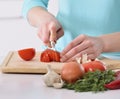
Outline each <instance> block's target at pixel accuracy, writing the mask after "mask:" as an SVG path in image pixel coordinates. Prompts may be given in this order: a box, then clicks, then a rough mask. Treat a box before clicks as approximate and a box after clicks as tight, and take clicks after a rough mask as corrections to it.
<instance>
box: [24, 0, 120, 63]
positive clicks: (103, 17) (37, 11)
mask: <svg viewBox="0 0 120 99" xmlns="http://www.w3.org/2000/svg"><path fill="white" fill-rule="evenodd" d="M48 1H49V0H25V1H24V5H23V16H24V17H26V18H27V19H28V21H29V23H30V24H31V25H33V26H35V27H37V28H38V36H39V38H40V39H41V40H42V41H43V43H44V44H45V45H47V46H49V45H50V41H51V40H53V41H57V42H56V48H57V50H58V51H61V61H62V62H65V61H71V60H74V59H75V58H76V57H80V56H81V55H82V54H85V53H86V54H87V55H88V58H89V59H95V58H97V57H98V56H99V55H101V54H102V55H103V56H106V57H109V58H110V57H112V58H114V59H120V11H119V8H120V0H74V1H73V0H59V11H58V14H57V16H56V17H55V16H53V15H52V14H51V13H49V12H48V11H47V6H48ZM51 33H53V34H54V37H53V38H50V34H51Z"/></svg>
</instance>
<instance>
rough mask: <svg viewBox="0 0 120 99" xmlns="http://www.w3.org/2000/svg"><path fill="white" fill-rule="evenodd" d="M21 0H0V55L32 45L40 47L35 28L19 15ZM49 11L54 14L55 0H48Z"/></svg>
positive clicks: (55, 9) (55, 8) (56, 5)
mask: <svg viewBox="0 0 120 99" xmlns="http://www.w3.org/2000/svg"><path fill="white" fill-rule="evenodd" d="M22 4H23V0H0V56H6V54H7V53H8V52H9V51H16V50H18V49H21V48H27V47H34V48H36V50H38V51H39V50H40V49H41V42H40V40H39V38H38V37H37V30H36V28H34V27H32V26H30V25H29V24H28V23H27V21H26V20H25V19H23V18H22V17H21V9H22ZM49 4H50V6H49V11H50V12H52V13H53V14H55V15H56V13H57V7H58V3H57V0H50V2H49Z"/></svg>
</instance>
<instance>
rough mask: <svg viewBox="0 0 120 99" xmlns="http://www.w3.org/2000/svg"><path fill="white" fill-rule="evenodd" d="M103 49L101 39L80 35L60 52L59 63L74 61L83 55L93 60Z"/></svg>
mask: <svg viewBox="0 0 120 99" xmlns="http://www.w3.org/2000/svg"><path fill="white" fill-rule="evenodd" d="M103 48H104V43H103V41H102V39H101V38H99V37H90V36H87V35H84V34H82V35H79V36H78V37H77V38H75V39H74V40H73V41H72V42H71V43H70V44H68V45H67V46H66V47H65V48H64V50H63V51H62V52H61V61H62V62H66V61H71V60H75V59H76V58H78V57H81V56H82V55H83V54H87V55H88V59H91V60H93V59H95V58H97V57H98V56H99V55H100V54H101V53H102V51H103Z"/></svg>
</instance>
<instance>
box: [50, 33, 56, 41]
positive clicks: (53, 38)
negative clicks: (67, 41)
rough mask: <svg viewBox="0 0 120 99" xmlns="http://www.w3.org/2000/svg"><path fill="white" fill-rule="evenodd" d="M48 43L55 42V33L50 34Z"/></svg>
mask: <svg viewBox="0 0 120 99" xmlns="http://www.w3.org/2000/svg"><path fill="white" fill-rule="evenodd" d="M50 41H52V42H56V32H53V31H51V32H50Z"/></svg>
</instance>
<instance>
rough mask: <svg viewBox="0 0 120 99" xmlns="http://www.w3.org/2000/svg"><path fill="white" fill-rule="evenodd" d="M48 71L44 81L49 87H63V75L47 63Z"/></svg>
mask: <svg viewBox="0 0 120 99" xmlns="http://www.w3.org/2000/svg"><path fill="white" fill-rule="evenodd" d="M47 70H48V72H47V73H46V74H45V75H44V76H43V81H44V83H45V84H46V85H47V86H48V87H55V88H62V86H63V82H62V79H61V76H60V75H59V74H57V73H56V72H55V71H53V70H52V69H51V66H50V65H47Z"/></svg>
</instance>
